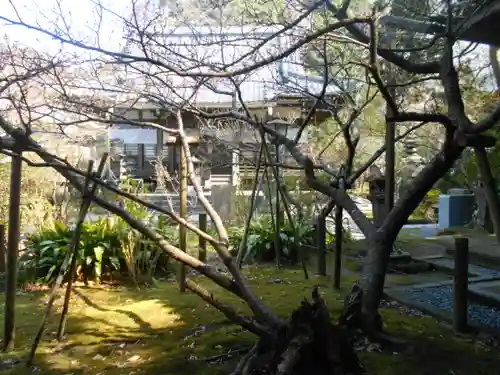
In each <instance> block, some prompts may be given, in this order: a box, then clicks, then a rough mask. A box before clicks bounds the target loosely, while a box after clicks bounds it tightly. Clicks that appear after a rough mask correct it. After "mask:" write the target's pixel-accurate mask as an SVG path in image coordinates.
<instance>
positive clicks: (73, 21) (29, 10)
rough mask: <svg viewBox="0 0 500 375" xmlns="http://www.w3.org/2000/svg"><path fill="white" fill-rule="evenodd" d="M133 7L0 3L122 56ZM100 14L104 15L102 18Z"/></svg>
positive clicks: (46, 47)
mask: <svg viewBox="0 0 500 375" xmlns="http://www.w3.org/2000/svg"><path fill="white" fill-rule="evenodd" d="M135 1H136V2H138V3H141V4H145V3H149V5H150V7H157V5H158V4H159V3H160V0H135ZM13 4H15V8H14V5H13ZM131 4H132V0H0V5H2V13H1V14H0V17H2V16H3V17H6V18H10V19H13V20H16V21H17V20H18V16H17V15H16V12H17V14H18V15H19V16H20V17H21V18H22V20H23V22H24V23H27V24H31V25H36V26H39V27H41V28H43V29H45V30H52V31H54V30H56V29H57V28H61V29H64V28H66V27H67V28H68V29H69V32H70V34H71V35H72V37H73V38H74V39H78V40H81V41H83V42H84V43H85V44H87V45H92V46H95V45H99V46H100V47H101V48H103V49H107V50H109V51H115V52H118V51H121V50H122V48H123V36H124V31H123V21H122V20H121V19H120V17H125V18H128V17H130V15H131V14H132V7H131ZM103 8H104V9H103ZM99 14H102V18H101V17H99ZM0 25H1V31H0V35H2V34H4V35H5V36H6V37H7V38H8V40H9V41H11V42H19V43H21V44H23V45H26V46H30V47H33V48H35V49H36V50H37V51H40V52H41V51H44V52H47V53H49V54H58V53H59V51H60V50H61V48H62V49H63V51H65V52H72V53H76V54H77V55H80V56H82V57H88V56H89V52H88V51H85V50H82V49H81V48H77V47H74V46H71V45H61V42H59V41H57V40H54V39H53V38H51V37H50V36H46V35H43V34H42V33H40V32H39V31H36V30H30V29H28V28H26V27H24V26H13V25H7V23H6V22H5V21H4V20H0ZM97 30H98V31H99V32H97ZM2 36H3V35H2ZM475 54H477V55H475V56H472V55H470V56H469V58H471V57H472V59H471V60H472V61H473V62H474V63H475V64H477V65H478V69H479V66H480V65H481V66H484V64H485V63H487V62H486V61H485V57H486V56H487V48H485V47H481V48H479V49H477V50H476V51H475ZM476 56H477V57H476Z"/></svg>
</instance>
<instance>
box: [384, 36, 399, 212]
mask: <svg viewBox="0 0 500 375" xmlns="http://www.w3.org/2000/svg"><path fill="white" fill-rule="evenodd" d="M389 33H393V34H390V36H389V37H390V38H391V43H390V46H391V47H393V46H395V39H394V38H395V35H394V34H395V33H394V31H393V30H389ZM394 83H395V80H394V71H393V67H392V65H391V63H390V62H387V86H388V87H387V91H388V92H389V95H390V96H391V97H392V98H393V99H394V101H395V99H396V98H395V96H396V95H395V94H396V90H395V87H394ZM385 116H386V120H385V147H386V151H385V202H384V204H385V209H386V211H385V215H387V214H389V212H390V211H391V210H392V208H393V207H394V191H395V182H396V179H395V163H396V145H395V137H396V135H395V124H394V122H393V121H389V120H388V119H389V118H393V117H394V113H393V110H392V108H391V106H390V105H389V103H386V110H385Z"/></svg>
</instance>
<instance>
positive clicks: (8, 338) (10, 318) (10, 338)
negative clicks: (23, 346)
mask: <svg viewBox="0 0 500 375" xmlns="http://www.w3.org/2000/svg"><path fill="white" fill-rule="evenodd" d="M16 152H17V153H18V154H19V155H21V154H22V151H21V150H19V149H18V150H16ZM21 173H22V159H21V157H20V156H17V157H12V164H11V170H10V208H9V228H8V237H7V238H8V240H7V241H8V243H7V259H6V261H7V262H6V263H7V264H6V268H7V277H6V282H5V284H6V285H5V321H4V351H6V352H7V351H11V350H12V349H14V339H15V306H16V287H17V255H18V251H19V232H20V227H21V217H20V207H21Z"/></svg>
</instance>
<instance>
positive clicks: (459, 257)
mask: <svg viewBox="0 0 500 375" xmlns="http://www.w3.org/2000/svg"><path fill="white" fill-rule="evenodd" d="M454 271H455V273H454V277H453V328H454V330H455V331H456V332H464V331H465V330H466V328H467V307H468V304H467V293H468V281H469V280H468V279H469V239H468V238H467V237H460V236H457V237H455V270H454Z"/></svg>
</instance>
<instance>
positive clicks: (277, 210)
mask: <svg viewBox="0 0 500 375" xmlns="http://www.w3.org/2000/svg"><path fill="white" fill-rule="evenodd" d="M279 147H280V146H279V144H278V142H276V145H275V151H276V173H275V181H276V186H275V188H276V190H275V194H276V197H275V201H274V203H275V208H274V214H275V219H274V221H275V223H276V232H275V234H274V236H275V239H274V243H275V245H274V246H275V247H276V248H275V252H276V266H277V267H278V268H280V267H281V259H280V257H281V217H282V216H281V204H280V194H281V192H280V180H279V178H280V168H279V163H280V154H279V152H280V151H279V150H280V149H279ZM271 168H272V167H271Z"/></svg>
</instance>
